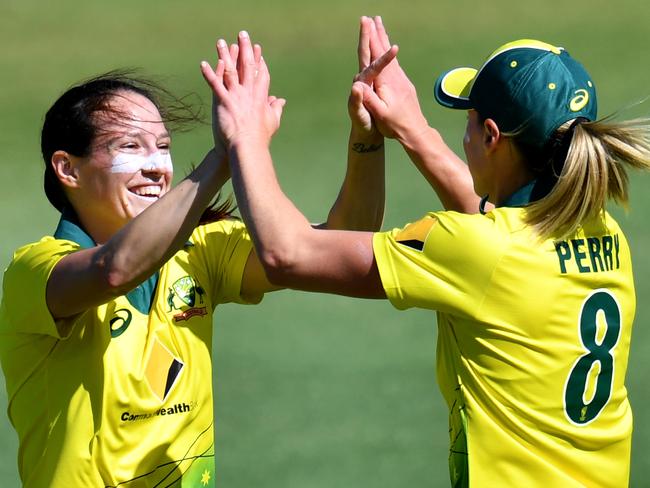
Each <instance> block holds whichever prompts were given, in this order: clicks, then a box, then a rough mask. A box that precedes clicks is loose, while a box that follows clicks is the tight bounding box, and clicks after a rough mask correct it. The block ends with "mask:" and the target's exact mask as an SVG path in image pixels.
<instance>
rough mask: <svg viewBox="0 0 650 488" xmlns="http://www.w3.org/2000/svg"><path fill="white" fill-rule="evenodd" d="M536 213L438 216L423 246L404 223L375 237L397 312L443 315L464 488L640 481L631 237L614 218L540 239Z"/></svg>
mask: <svg viewBox="0 0 650 488" xmlns="http://www.w3.org/2000/svg"><path fill="white" fill-rule="evenodd" d="M525 211H526V210H525V209H524V208H498V209H495V210H493V211H491V212H489V213H488V214H486V215H480V214H477V215H463V214H458V213H455V212H439V213H433V214H429V215H427V216H425V217H424V218H423V219H422V220H421V221H420V222H419V223H416V224H415V226H416V228H418V229H422V228H427V226H428V228H429V231H428V232H427V234H426V236H424V237H423V238H422V239H423V242H422V244H421V249H422V250H421V251H419V250H417V247H418V245H417V243H414V242H413V241H412V240H410V241H409V240H400V235H404V230H401V229H395V230H393V231H390V232H385V233H378V234H376V235H375V238H374V252H375V257H376V259H377V263H378V267H379V271H380V274H381V279H382V282H383V286H384V289H385V291H386V294H387V295H388V298H389V299H390V301H391V302H392V303H393V305H394V306H395V307H397V308H399V309H405V308H409V307H420V308H427V309H432V310H436V311H438V314H437V322H438V346H437V348H438V350H437V371H438V382H439V385H440V388H441V391H442V393H443V396H444V397H445V399H446V402H447V403H448V406H449V409H450V419H449V424H450V443H451V448H450V476H451V478H452V485H453V486H473V487H492V486H525V487H527V488H530V487H544V488H548V487H555V486H561V487H563V488H568V487H579V486H580V487H582V486H591V487H601V488H604V487H617V488H618V487H621V486H627V484H628V477H629V464H630V439H631V432H632V413H631V410H630V406H629V403H628V399H627V392H626V389H625V386H624V379H625V372H626V368H627V361H628V353H629V345H630V335H631V329H632V322H633V318H634V312H635V294H634V283H633V276H632V267H631V260H630V253H629V249H628V245H627V242H626V240H625V237H624V235H623V234H622V232H621V230H620V228H619V227H618V224H617V223H616V222H615V221H614V220H613V219H612V218H611V216H609V215H605V216H604V219H603V220H602V221H598V222H591V223H589V224H588V225H585V226H584V229H583V230H581V231H580V232H579V233H578V234H577V235H575V236H572V237H571V238H570V239H568V240H566V241H562V242H554V241H553V240H547V241H545V242H542V243H540V242H539V241H537V240H536V237H535V236H533V234H532V233H531V229H530V228H529V227H527V226H526V225H524V223H523V220H522V217H523V215H524V212H525ZM423 222H425V223H426V225H424V224H423ZM407 234H408V235H409V236H410V235H411V234H412V233H407ZM602 304H604V305H602ZM617 310H618V312H617ZM619 313H620V319H619V315H618V314H619ZM619 324H620V328H619ZM607 370H608V371H609V372H611V373H612V378H613V379H612V381H611V382H608V381H607V380H608V376H607ZM597 381H600V383H597ZM597 400H598V401H597ZM601 400H602V402H603V405H602V408H601V409H599V408H598V402H599V401H601ZM583 403H584V405H583Z"/></svg>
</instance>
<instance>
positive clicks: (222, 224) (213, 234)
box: [190, 219, 250, 244]
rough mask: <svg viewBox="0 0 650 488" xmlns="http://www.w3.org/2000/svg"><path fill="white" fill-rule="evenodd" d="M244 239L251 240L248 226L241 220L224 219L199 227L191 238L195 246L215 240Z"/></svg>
mask: <svg viewBox="0 0 650 488" xmlns="http://www.w3.org/2000/svg"><path fill="white" fill-rule="evenodd" d="M231 238H243V239H246V240H250V237H249V235H248V231H247V230H246V226H245V225H244V223H243V222H242V221H241V220H237V219H223V220H219V221H217V222H210V223H208V224H203V225H199V226H197V227H196V228H195V229H194V231H193V232H192V235H191V237H190V241H191V242H192V243H193V244H202V243H206V241H208V240H214V239H217V240H218V239H231Z"/></svg>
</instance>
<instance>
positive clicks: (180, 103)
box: [41, 70, 234, 223]
mask: <svg viewBox="0 0 650 488" xmlns="http://www.w3.org/2000/svg"><path fill="white" fill-rule="evenodd" d="M120 91H126V92H133V93H137V94H139V95H142V96H144V97H145V98H147V99H149V100H150V101H151V102H152V103H153V104H154V105H155V106H156V108H157V109H158V111H159V112H160V116H161V118H162V120H163V122H164V123H165V124H166V125H168V126H169V129H170V130H176V131H179V130H183V129H185V128H187V127H189V126H190V125H191V124H192V123H195V122H198V121H200V120H201V117H200V111H199V110H195V109H193V107H192V106H191V105H190V104H189V103H188V102H187V101H186V98H178V97H176V96H174V95H172V94H171V92H169V91H168V90H166V89H164V88H162V87H161V86H160V85H159V84H157V83H156V82H154V81H152V80H149V79H146V78H142V77H136V76H135V75H134V72H133V70H114V71H109V72H107V73H104V74H101V75H98V76H95V77H93V78H90V79H88V80H85V81H82V82H81V83H78V84H76V85H74V86H72V87H70V88H69V89H68V90H67V91H66V92H65V93H63V94H62V95H61V96H60V97H59V98H58V99H57V100H56V102H54V104H53V105H52V107H50V109H49V110H48V111H47V113H46V114H45V120H44V121H43V129H42V131H41V153H42V155H43V160H44V162H45V174H44V179H43V187H44V189H45V195H46V196H47V199H48V200H49V201H50V203H51V204H52V205H53V206H54V207H55V208H56V209H57V210H58V211H59V212H63V210H64V209H65V208H70V202H69V201H68V199H67V197H66V195H65V192H64V191H63V188H62V187H61V184H60V182H59V179H58V178H57V176H56V174H55V173H54V169H53V167H52V164H51V161H52V155H53V154H54V152H55V151H66V152H68V153H70V154H72V155H74V156H78V157H86V156H88V155H89V154H90V153H91V150H92V144H93V142H94V141H95V139H96V137H97V135H98V134H99V133H100V130H101V129H100V128H99V127H98V125H97V118H96V117H95V114H96V113H97V112H102V113H104V114H106V115H108V116H109V117H114V118H116V119H120V118H121V117H124V116H125V114H121V113H120V112H119V111H117V109H115V107H113V106H111V104H110V101H111V98H113V97H114V96H116V94H118V93H119V92H120ZM127 117H128V116H127ZM217 200H218V196H217ZM217 203H218V202H217V201H215V202H214V203H212V204H211V205H210V207H209V208H208V209H207V210H206V212H205V213H204V215H203V216H202V217H201V223H205V222H210V221H215V220H221V219H223V218H225V217H228V216H230V214H231V213H232V211H233V210H234V207H233V205H232V203H231V200H230V199H228V200H227V201H226V202H225V203H224V204H221V205H219V206H217Z"/></svg>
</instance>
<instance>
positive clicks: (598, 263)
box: [587, 237, 605, 273]
mask: <svg viewBox="0 0 650 488" xmlns="http://www.w3.org/2000/svg"><path fill="white" fill-rule="evenodd" d="M587 248H588V249H589V258H590V260H591V270H592V271H594V272H596V273H597V272H598V271H605V265H604V264H603V258H601V257H600V239H598V238H597V237H587Z"/></svg>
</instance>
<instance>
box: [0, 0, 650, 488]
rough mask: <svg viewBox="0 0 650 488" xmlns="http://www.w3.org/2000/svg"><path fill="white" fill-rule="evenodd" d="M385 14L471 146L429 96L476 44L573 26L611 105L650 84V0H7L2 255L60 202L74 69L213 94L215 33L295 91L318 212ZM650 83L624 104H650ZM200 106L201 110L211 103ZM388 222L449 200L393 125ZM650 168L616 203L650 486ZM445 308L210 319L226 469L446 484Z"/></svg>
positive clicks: (291, 129) (282, 87)
mask: <svg viewBox="0 0 650 488" xmlns="http://www.w3.org/2000/svg"><path fill="white" fill-rule="evenodd" d="M364 14H365V15H370V14H381V15H382V16H383V18H384V22H385V24H386V25H387V28H388V30H389V34H390V35H391V40H392V41H393V42H395V43H398V44H399V45H400V55H399V57H400V60H401V63H402V65H403V66H404V68H405V70H406V71H407V73H409V75H410V76H411V77H412V80H413V82H414V83H415V85H416V86H417V87H418V90H419V94H420V99H421V102H422V104H423V107H424V109H425V113H426V115H427V117H428V119H429V121H430V123H431V124H432V125H434V126H435V127H437V128H438V129H439V130H440V131H441V133H442V134H443V136H444V137H445V138H446V139H447V140H448V141H449V143H450V145H451V146H452V147H453V148H455V149H457V150H461V144H460V142H461V138H462V134H463V130H464V121H465V116H464V114H461V113H452V112H449V111H445V110H443V109H442V108H439V107H437V106H435V105H434V103H433V102H432V96H431V92H432V86H433V80H434V77H435V76H437V74H438V73H440V72H441V71H442V70H444V69H447V68H450V67H454V66H456V65H459V64H461V63H469V64H474V65H476V64H480V62H481V61H482V59H483V58H484V57H485V56H486V55H487V54H489V53H490V52H491V51H492V50H493V49H494V48H495V47H497V46H498V45H500V44H502V43H504V42H506V41H509V40H513V39H516V38H521V37H533V38H540V39H543V40H546V41H549V42H552V43H555V44H558V45H563V46H565V47H567V48H568V49H569V51H570V52H571V53H572V54H573V55H574V56H575V57H577V58H578V59H580V60H581V61H582V62H583V63H584V64H585V65H586V66H587V67H588V69H589V71H590V72H591V74H592V76H593V77H594V79H595V81H596V85H597V87H598V90H599V96H600V114H601V115H605V114H609V113H611V112H614V111H616V110H618V109H620V108H623V107H629V106H630V105H634V103H635V102H637V101H639V100H641V99H643V98H645V97H646V96H648V95H650V48H649V47H648V37H649V36H648V34H650V28H649V27H648V26H650V4H647V3H643V2H638V1H636V0H634V1H633V0H620V1H618V2H609V1H602V0H575V1H572V2H565V1H557V0H552V1H547V2H543V3H542V2H515V1H514V0H494V1H492V2H479V1H476V0H437V1H431V0H429V1H424V0H413V1H409V2H394V1H393V2H389V1H386V0H375V1H362V0H329V1H328V2H310V1H297V0H278V1H275V2H262V1H249V0H239V1H237V2H222V1H212V2H207V1H201V0H185V1H184V2H177V1H171V0H156V1H154V0H139V1H138V2H133V1H130V0H112V1H111V2H96V1H90V0H86V1H81V0H79V1H72V0H59V1H58V2H46V1H38V0H0V43H1V47H0V73H1V74H2V78H1V79H0V87H1V88H2V89H1V90H0V188H1V191H0V205H1V206H2V208H3V210H4V214H5V217H4V222H3V227H2V228H3V231H2V239H1V241H0V268H2V269H4V267H5V266H6V264H7V263H8V261H9V259H10V258H11V253H12V252H13V250H14V249H15V248H16V247H18V246H19V245H21V244H23V243H26V242H31V241H34V240H37V239H38V238H40V237H41V236H42V235H44V234H48V233H51V232H52V231H53V229H54V227H55V225H56V222H57V219H58V216H57V214H56V213H55V211H54V210H53V209H51V208H50V207H49V206H48V204H47V201H46V199H45V197H44V196H43V194H42V191H41V178H42V176H41V175H42V162H41V160H40V157H39V140H38V139H39V131H40V125H41V122H42V117H43V114H44V112H45V111H46V109H47V108H48V107H49V105H50V104H51V103H52V101H53V100H54V99H55V98H56V97H57V96H58V95H59V94H60V93H61V92H62V91H63V90H64V89H65V88H67V87H68V86H69V85H70V84H72V83H74V82H76V81H78V80H80V79H83V78H86V77H89V76H91V75H94V74H97V73H99V72H103V71H106V70H109V69H113V68H117V67H141V68H142V70H143V73H144V74H150V75H155V76H156V77H158V78H159V79H160V80H162V81H163V83H165V84H166V86H168V87H169V88H171V89H172V90H173V91H174V92H176V93H178V94H185V93H190V92H193V93H196V97H197V102H198V101H202V102H203V104H204V105H205V107H206V108H208V102H209V96H208V92H207V90H206V89H205V87H204V84H203V80H202V78H201V76H200V73H199V69H198V63H199V61H200V60H201V59H210V60H212V59H213V58H214V54H213V45H214V41H215V39H216V38H217V36H223V37H226V38H227V39H230V40H232V39H234V38H235V36H236V33H237V31H238V30H240V29H247V30H248V31H249V32H250V34H251V36H252V37H253V39H254V40H256V41H258V42H261V43H262V44H263V46H264V49H265V57H266V59H267V61H268V63H269V66H270V69H271V73H272V80H273V81H272V85H273V86H272V91H273V93H274V94H276V95H278V96H283V97H286V98H287V99H288V104H287V107H286V109H285V115H284V118H283V125H282V129H281V131H280V132H279V133H278V135H277V136H276V139H275V141H274V146H273V154H274V159H275V161H276V166H277V170H278V173H279V177H280V179H281V182H282V184H283V187H284V189H285V191H286V192H287V194H288V195H289V196H290V197H291V198H292V199H293V200H294V201H295V202H296V203H297V205H298V206H299V207H300V208H301V209H303V210H304V212H305V213H306V215H307V216H308V217H309V218H310V219H312V220H313V221H320V220H322V219H323V218H324V217H325V216H326V213H327V210H328V208H329V205H330V204H331V202H333V200H334V198H335V196H336V194H337V191H338V185H339V183H340V181H341V180H342V177H343V172H344V168H345V164H344V163H345V161H344V158H345V153H346V151H345V148H346V140H347V133H348V130H349V122H348V119H347V114H346V99H347V93H348V90H349V85H350V81H351V79H352V77H353V75H354V74H355V72H356V36H357V31H358V18H359V16H360V15H364ZM649 112H650V104H649V103H648V102H646V103H644V104H641V105H636V106H633V107H632V108H628V109H627V110H625V111H624V112H623V115H624V116H626V117H628V116H630V117H632V116H642V115H647V114H648V113H649ZM206 113H207V111H206ZM209 143H210V131H209V127H208V126H207V125H204V126H197V127H196V129H195V130H193V131H192V132H190V133H183V134H179V135H178V136H177V137H176V138H175V141H174V149H173V155H174V162H175V166H176V168H177V175H176V179H177V180H178V179H179V178H180V177H182V175H183V174H184V173H185V171H186V170H187V168H188V167H189V165H190V164H191V163H196V162H198V161H200V159H201V157H202V155H203V153H204V152H205V150H206V149H207V148H208V146H209ZM387 153H388V158H387V159H388V192H387V211H386V218H385V223H384V227H385V228H391V227H395V226H401V225H402V224H404V223H406V222H407V221H412V220H414V219H417V218H418V217H420V216H421V215H422V214H423V213H425V212H426V211H429V210H438V209H440V204H439V203H438V200H437V199H436V197H435V195H434V194H433V193H432V191H431V190H430V189H429V188H428V186H427V185H426V183H425V182H424V180H423V179H422V178H421V177H420V176H419V174H418V173H417V171H416V170H415V169H414V168H413V167H412V166H411V165H410V163H409V161H408V159H407V158H406V157H405V156H404V154H403V152H402V151H401V149H400V148H399V147H398V146H397V145H396V144H394V143H389V144H388V149H387ZM649 186H650V177H649V176H644V175H638V174H634V175H633V176H632V190H633V193H632V201H631V210H630V212H629V213H625V212H623V211H622V210H620V209H614V213H615V215H616V216H617V217H618V218H619V219H620V223H621V225H622V226H623V228H624V229H625V230H626V232H627V235H628V238H629V240H630V241H631V246H632V250H633V258H634V262H635V266H636V282H637V294H638V312H637V320H636V329H635V332H634V335H633V347H632V352H631V358H630V364H629V369H628V387H629V393H630V398H631V401H632V405H633V408H634V412H635V433H634V441H633V442H634V445H633V464H632V478H631V486H634V487H642V486H650V481H648V480H649V475H650V456H649V455H648V452H649V451H650V409H649V408H648V406H647V400H648V399H650V381H648V371H649V370H650V359H649V358H650V256H649V255H648V253H649V252H650V229H648V216H647V215H648V210H647V209H648V208H649V207H650V191H648V187H649ZM435 338H436V326H435V316H434V315H433V314H432V313H427V312H423V311H408V312H397V311H396V310H394V309H392V308H391V306H389V305H388V304H387V303H380V302H369V301H365V302H364V301H355V300H351V299H345V298H340V297H331V296H319V295H310V294H307V293H297V292H291V291H288V292H286V291H285V292H278V293H275V294H271V295H270V296H268V297H266V298H265V300H264V301H263V303H262V304H261V305H259V306H255V307H242V306H234V305H227V306H223V307H221V308H220V309H219V310H218V311H217V314H216V321H215V340H214V358H215V361H214V363H215V369H214V371H215V375H214V388H215V397H216V402H215V410H216V412H215V415H216V452H217V484H218V486H222V487H228V488H235V487H236V488H249V487H283V488H294V487H295V488H298V487H300V488H316V487H374V488H381V487H438V486H448V485H449V482H448V474H447V467H446V462H447V412H446V407H445V405H444V403H443V400H442V398H441V396H440V394H439V392H438V389H437V385H436V380H435V369H434V364H435V344H436V340H435ZM0 383H1V384H0V410H2V413H1V414H0V486H2V487H12V486H19V479H18V476H17V469H16V449H17V442H16V436H15V434H14V432H13V430H12V428H11V426H10V425H9V423H8V420H7V418H6V415H5V414H4V411H5V409H6V405H7V399H6V395H5V391H4V382H3V379H2V378H1V377H0Z"/></svg>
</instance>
